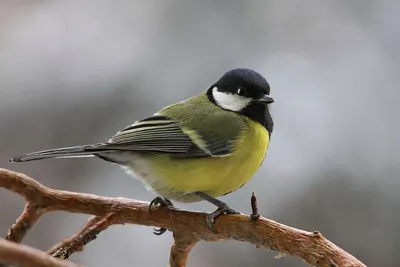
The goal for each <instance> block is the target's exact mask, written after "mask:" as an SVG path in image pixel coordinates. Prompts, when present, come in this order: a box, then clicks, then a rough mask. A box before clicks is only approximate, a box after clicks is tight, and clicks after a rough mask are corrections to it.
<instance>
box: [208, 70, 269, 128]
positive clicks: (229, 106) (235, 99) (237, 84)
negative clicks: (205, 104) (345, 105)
mask: <svg viewBox="0 0 400 267" xmlns="http://www.w3.org/2000/svg"><path fill="white" fill-rule="evenodd" d="M269 94H270V87H269V84H268V82H267V80H266V79H265V78H264V77H263V76H261V74H259V73H257V72H255V71H254V70H251V69H233V70H230V71H228V72H226V73H225V74H224V75H222V77H221V78H220V79H219V80H218V81H217V82H216V83H214V84H213V85H212V86H211V87H210V88H209V89H208V91H207V96H208V98H209V100H210V101H211V102H212V103H214V104H215V105H217V106H218V107H220V108H222V109H225V110H229V111H233V112H237V113H240V114H242V115H245V116H247V117H248V118H250V119H252V120H254V121H257V122H259V123H260V124H261V125H263V126H264V127H265V128H266V129H267V131H268V132H269V134H271V133H272V130H273V126H274V123H273V120H272V117H271V114H270V111H269V108H268V105H269V104H271V103H273V102H274V99H273V98H272V97H271V96H270V95H269Z"/></svg>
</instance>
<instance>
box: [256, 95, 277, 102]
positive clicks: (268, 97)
mask: <svg viewBox="0 0 400 267" xmlns="http://www.w3.org/2000/svg"><path fill="white" fill-rule="evenodd" d="M256 102H260V103H265V104H271V103H274V102H275V100H274V99H273V98H272V97H270V96H269V95H264V96H263V97H261V98H258V99H256Z"/></svg>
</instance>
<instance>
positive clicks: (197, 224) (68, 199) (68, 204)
mask: <svg viewBox="0 0 400 267" xmlns="http://www.w3.org/2000/svg"><path fill="white" fill-rule="evenodd" d="M0 187H4V188H7V189H9V190H11V191H13V192H15V193H18V194H20V195H21V196H23V197H25V199H26V200H27V201H28V202H32V203H35V204H36V205H38V206H41V207H45V210H44V212H48V211H55V210H59V211H61V210H62V211H68V212H74V213H84V214H92V215H95V216H99V217H102V218H104V217H105V216H107V215H109V214H115V215H114V216H115V217H113V220H114V221H113V224H124V223H132V224H140V225H147V226H156V227H163V228H167V229H170V230H171V231H172V232H174V233H175V234H178V233H191V235H192V236H193V237H194V238H196V239H202V240H205V241H217V240H230V239H235V240H238V241H243V242H248V243H252V244H255V245H256V246H263V247H267V248H271V249H274V250H278V251H280V252H282V253H285V254H291V255H296V256H299V257H301V258H303V259H304V260H305V261H307V262H308V263H310V264H311V265H314V266H329V264H331V263H332V262H335V264H337V265H338V266H341V267H350V266H351V267H365V265H364V264H363V263H362V262H360V261H359V260H358V259H356V258H355V257H353V256H352V255H350V254H349V253H347V252H346V251H344V250H343V249H341V248H339V247H338V246H336V245H335V244H333V243H332V242H330V241H329V240H327V239H326V238H325V237H323V236H322V235H321V234H318V235H317V234H315V233H310V232H306V231H302V230H299V229H296V228H292V227H289V226H286V225H283V224H280V223H277V222H275V221H272V220H268V219H266V218H263V217H260V218H259V219H258V220H257V221H253V220H250V219H249V216H248V215H240V214H234V215H224V216H221V217H219V218H217V220H216V222H215V224H214V230H215V231H213V232H211V231H210V230H209V229H208V228H207V224H206V216H207V214H205V213H199V212H189V211H182V210H176V209H167V208H164V209H157V210H155V211H153V212H152V213H149V212H148V208H149V203H148V202H141V201H136V200H132V199H126V198H110V197H101V196H97V195H91V194H83V193H74V192H68V191H61V190H56V189H51V188H48V187H45V186H43V185H41V184H40V183H38V182H37V181H35V180H34V179H32V178H30V177H28V176H26V175H24V174H20V173H16V172H12V171H8V170H4V169H0ZM180 242H181V241H178V242H177V243H178V248H179V246H181V245H180ZM181 243H182V242H181ZM187 248H188V247H186V249H187ZM174 250H175V251H177V250H178V249H176V248H175V249H174ZM173 255H174V254H173ZM1 260H2V259H1V257H0V261H1ZM179 264H180V265H177V266H180V267H181V266H185V260H184V259H180V260H179Z"/></svg>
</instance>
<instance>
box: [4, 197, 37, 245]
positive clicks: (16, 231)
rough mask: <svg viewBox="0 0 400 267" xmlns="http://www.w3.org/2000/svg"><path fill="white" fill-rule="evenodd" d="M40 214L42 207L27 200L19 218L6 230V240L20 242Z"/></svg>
mask: <svg viewBox="0 0 400 267" xmlns="http://www.w3.org/2000/svg"><path fill="white" fill-rule="evenodd" d="M42 214H43V209H42V208H40V207H38V206H36V205H35V204H33V203H30V202H28V203H27V204H26V205H25V209H24V211H23V212H22V214H21V216H19V218H18V219H17V220H16V221H15V223H14V224H13V225H12V226H11V228H10V230H9V231H8V234H7V236H6V240H9V241H13V242H15V243H21V241H22V239H23V238H24V237H25V235H26V233H27V232H28V230H29V229H31V227H32V225H33V224H34V223H35V222H36V221H37V220H38V219H39V218H40V216H41V215H42Z"/></svg>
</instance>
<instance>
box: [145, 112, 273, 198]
mask: <svg viewBox="0 0 400 267" xmlns="http://www.w3.org/2000/svg"><path fill="white" fill-rule="evenodd" d="M246 123H247V124H248V128H247V130H246V131H244V132H243V134H242V136H241V137H240V138H239V140H238V141H237V143H236V149H235V151H234V152H233V153H232V154H231V155H229V156H225V157H213V158H211V157H210V158H195V159H181V158H171V157H169V156H168V155H151V156H150V155H149V157H151V159H150V158H149V160H148V161H147V162H149V164H150V166H149V167H150V169H151V170H152V171H151V172H152V174H151V177H152V178H151V181H147V183H148V185H149V186H150V187H152V188H153V189H154V190H155V191H156V192H157V193H158V194H160V195H162V196H164V197H168V198H171V199H175V200H181V201H187V202H191V201H196V199H197V198H188V199H185V197H180V196H183V195H186V194H190V193H193V192H197V191H201V192H204V193H206V194H209V195H211V196H213V197H218V196H222V195H224V194H227V193H230V192H232V191H235V190H236V189H238V188H240V187H241V186H242V185H244V184H245V183H246V182H247V181H248V180H249V179H250V178H251V177H252V176H253V175H254V173H255V172H256V171H257V170H258V168H259V167H260V165H261V163H262V161H263V159H264V156H265V153H266V152H267V148H268V143H269V134H268V132H267V131H266V130H265V128H264V127H263V126H261V125H260V124H259V123H256V122H254V121H252V120H250V119H246ZM144 180H146V179H144ZM145 182H146V181H145Z"/></svg>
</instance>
